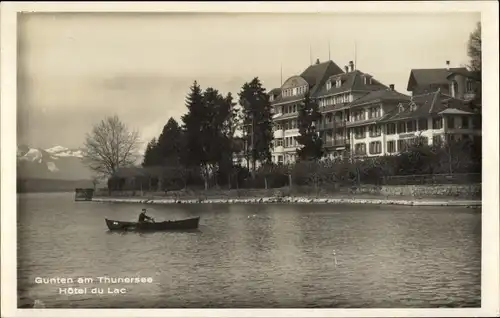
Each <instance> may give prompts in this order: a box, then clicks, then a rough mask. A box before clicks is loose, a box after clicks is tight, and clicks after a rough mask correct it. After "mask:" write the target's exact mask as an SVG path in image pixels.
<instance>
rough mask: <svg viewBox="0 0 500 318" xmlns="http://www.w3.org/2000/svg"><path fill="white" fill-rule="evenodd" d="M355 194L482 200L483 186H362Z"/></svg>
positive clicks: (355, 190) (354, 190) (354, 191)
mask: <svg viewBox="0 0 500 318" xmlns="http://www.w3.org/2000/svg"><path fill="white" fill-rule="evenodd" d="M352 193H353V194H377V195H383V196H391V197H392V196H412V197H463V198H473V197H474V198H480V197H481V184H438V185H401V186H367V185H364V186H361V187H359V188H356V189H353V191H352Z"/></svg>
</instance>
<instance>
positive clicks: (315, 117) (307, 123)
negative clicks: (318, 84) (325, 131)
mask: <svg viewBox="0 0 500 318" xmlns="http://www.w3.org/2000/svg"><path fill="white" fill-rule="evenodd" d="M320 119H321V113H320V112H319V106H318V104H317V103H316V101H315V100H313V99H311V97H310V95H309V92H307V93H306V95H305V96H304V100H303V101H302V103H301V104H300V106H299V116H298V126H299V133H300V135H299V136H297V137H295V140H297V142H298V143H299V144H300V145H302V147H300V148H299V149H297V155H298V156H299V158H300V159H301V160H318V159H321V157H323V141H322V140H321V138H320V137H319V136H318V133H317V132H316V126H315V125H316V123H317V122H319V120H320Z"/></svg>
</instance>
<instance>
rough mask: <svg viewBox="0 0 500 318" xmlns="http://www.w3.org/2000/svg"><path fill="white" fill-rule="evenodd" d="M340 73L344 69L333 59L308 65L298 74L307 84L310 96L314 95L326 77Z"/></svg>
mask: <svg viewBox="0 0 500 318" xmlns="http://www.w3.org/2000/svg"><path fill="white" fill-rule="evenodd" d="M342 73H344V71H343V70H342V69H341V68H340V67H339V66H338V65H337V64H335V63H334V62H333V61H326V62H323V63H319V64H314V65H311V66H309V67H308V68H306V70H305V71H304V72H302V74H300V76H301V77H302V78H303V79H304V80H305V81H306V82H307V83H308V84H309V89H310V94H311V96H315V95H316V92H318V91H319V89H321V87H322V86H323V85H324V83H325V82H326V79H327V78H329V77H330V76H332V75H336V74H342Z"/></svg>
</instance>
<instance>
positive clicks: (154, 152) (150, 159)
mask: <svg viewBox="0 0 500 318" xmlns="http://www.w3.org/2000/svg"><path fill="white" fill-rule="evenodd" d="M159 162H160V158H159V155H158V143H157V141H156V138H153V139H151V141H150V142H148V144H147V146H146V151H145V152H144V159H143V161H142V166H143V167H152V166H157V165H158V164H159Z"/></svg>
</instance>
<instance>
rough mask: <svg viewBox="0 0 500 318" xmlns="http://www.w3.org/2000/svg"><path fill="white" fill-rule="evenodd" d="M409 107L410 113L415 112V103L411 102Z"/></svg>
mask: <svg viewBox="0 0 500 318" xmlns="http://www.w3.org/2000/svg"><path fill="white" fill-rule="evenodd" d="M409 107H410V111H412V112H414V111H416V110H417V104H415V102H411V103H410V105H409Z"/></svg>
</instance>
